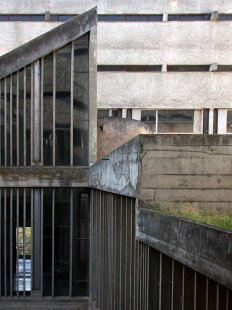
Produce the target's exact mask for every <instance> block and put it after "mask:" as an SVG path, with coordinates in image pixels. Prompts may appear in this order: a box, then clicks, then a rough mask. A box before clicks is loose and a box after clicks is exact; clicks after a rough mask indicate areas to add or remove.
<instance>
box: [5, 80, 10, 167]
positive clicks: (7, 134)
mask: <svg viewBox="0 0 232 310" xmlns="http://www.w3.org/2000/svg"><path fill="white" fill-rule="evenodd" d="M10 93H11V78H10V77H7V79H6V111H5V113H6V128H5V129H6V141H7V147H6V153H7V156H6V166H10V164H11V154H10V151H11V128H10V127H11V126H10V125H11V121H10V118H11V94H10Z"/></svg>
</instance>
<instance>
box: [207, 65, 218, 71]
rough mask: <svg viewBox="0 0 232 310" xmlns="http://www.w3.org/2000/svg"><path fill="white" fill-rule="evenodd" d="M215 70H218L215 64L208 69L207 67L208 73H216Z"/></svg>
mask: <svg viewBox="0 0 232 310" xmlns="http://www.w3.org/2000/svg"><path fill="white" fill-rule="evenodd" d="M217 68H218V65H217V64H211V65H210V67H209V71H210V72H216V71H217Z"/></svg>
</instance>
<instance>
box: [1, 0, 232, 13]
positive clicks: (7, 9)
mask: <svg viewBox="0 0 232 310" xmlns="http://www.w3.org/2000/svg"><path fill="white" fill-rule="evenodd" d="M94 6H98V10H99V12H100V14H114V13H115V12H116V13H117V14H125V13H130V14H159V13H161V14H162V13H169V14H171V13H177V14H178V13H206V12H212V11H219V12H223V13H231V12H232V3H230V2H228V1H224V0H218V1H215V0H207V1H205V0H196V1H192V0H185V1H183V0H146V1H141V0H88V1H85V0H79V1H78V3H77V1H76V0H66V1H65V4H64V2H63V0H48V1H46V2H44V1H41V0H20V2H19V1H17V0H3V1H2V2H1V11H2V13H11V14H15V13H18V12H20V13H37V14H38V13H43V12H45V11H50V12H51V13H53V14H57V13H66V14H73V12H76V13H78V14H80V13H83V12H84V11H86V10H88V9H91V8H92V7H94Z"/></svg>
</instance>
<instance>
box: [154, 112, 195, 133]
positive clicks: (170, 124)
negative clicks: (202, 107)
mask: <svg viewBox="0 0 232 310" xmlns="http://www.w3.org/2000/svg"><path fill="white" fill-rule="evenodd" d="M193 116H194V111H193V110H189V111H183V110H173V111H171V110H163V111H162V110H159V111H158V132H159V133H176V132H181V133H182V132H183V133H191V132H193Z"/></svg>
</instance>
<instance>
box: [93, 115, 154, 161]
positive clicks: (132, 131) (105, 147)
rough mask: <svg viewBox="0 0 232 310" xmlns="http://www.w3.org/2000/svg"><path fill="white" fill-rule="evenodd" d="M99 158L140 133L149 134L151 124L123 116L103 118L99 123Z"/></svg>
mask: <svg viewBox="0 0 232 310" xmlns="http://www.w3.org/2000/svg"><path fill="white" fill-rule="evenodd" d="M97 126H98V128H97V158H98V159H100V158H102V157H103V156H105V155H106V154H109V153H110V152H112V151H113V150H114V149H116V148H118V147H119V146H120V145H122V144H124V143H126V142H127V141H129V140H130V139H132V138H134V137H136V136H137V135H139V134H146V133H147V134H149V133H151V129H150V127H149V125H147V124H144V123H142V122H140V121H136V120H132V119H123V118H111V117H108V118H101V119H99V120H98V124H97Z"/></svg>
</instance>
